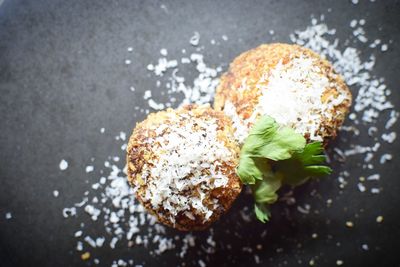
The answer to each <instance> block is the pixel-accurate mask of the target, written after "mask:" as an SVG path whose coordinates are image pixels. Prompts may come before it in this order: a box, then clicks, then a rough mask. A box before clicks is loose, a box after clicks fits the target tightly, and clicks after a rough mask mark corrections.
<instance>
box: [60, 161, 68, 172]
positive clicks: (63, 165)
mask: <svg viewBox="0 0 400 267" xmlns="http://www.w3.org/2000/svg"><path fill="white" fill-rule="evenodd" d="M59 167H60V170H62V171H64V170H66V169H67V168H68V162H67V161H66V160H65V159H62V160H61V161H60V165H59Z"/></svg>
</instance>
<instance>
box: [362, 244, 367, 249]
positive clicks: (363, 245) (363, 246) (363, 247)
mask: <svg viewBox="0 0 400 267" xmlns="http://www.w3.org/2000/svg"><path fill="white" fill-rule="evenodd" d="M361 248H362V249H363V250H368V249H369V247H368V245H367V244H362V246H361Z"/></svg>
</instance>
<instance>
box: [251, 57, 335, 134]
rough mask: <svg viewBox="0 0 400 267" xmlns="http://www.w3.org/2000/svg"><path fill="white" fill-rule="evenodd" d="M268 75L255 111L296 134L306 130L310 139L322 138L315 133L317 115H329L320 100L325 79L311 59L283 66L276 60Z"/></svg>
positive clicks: (326, 79)
mask: <svg viewBox="0 0 400 267" xmlns="http://www.w3.org/2000/svg"><path fill="white" fill-rule="evenodd" d="M268 76H269V77H268V84H267V85H266V86H263V87H261V89H262V95H261V97H260V99H259V104H258V106H257V107H256V111H255V112H259V113H261V114H263V115H265V114H266V115H269V116H271V117H273V118H274V119H275V120H276V121H277V122H278V123H279V124H281V125H285V126H288V127H291V128H293V129H294V130H295V131H296V132H298V133H300V134H303V135H304V134H306V133H310V135H311V136H310V139H311V140H318V141H322V138H321V136H319V135H317V134H316V132H317V131H318V129H319V128H320V122H321V116H325V117H330V116H331V115H330V113H329V112H327V110H328V109H329V106H328V105H326V104H324V103H322V102H321V97H322V94H323V93H324V91H325V89H326V88H327V87H328V86H329V80H328V78H327V77H326V76H325V75H323V74H322V73H321V70H320V68H319V67H317V66H316V65H315V60H313V59H311V58H306V57H300V58H294V59H292V60H291V61H289V63H288V64H286V65H284V64H282V62H279V63H278V65H277V66H276V67H275V68H274V69H272V70H271V72H270V74H269V75H268Z"/></svg>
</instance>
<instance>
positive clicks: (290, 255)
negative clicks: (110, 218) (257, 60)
mask: <svg viewBox="0 0 400 267" xmlns="http://www.w3.org/2000/svg"><path fill="white" fill-rule="evenodd" d="M2 2H3V1H0V3H2ZM360 2H361V3H359V4H358V5H353V4H352V3H351V2H350V1H172V2H161V1H146V2H144V1H143V2H139V1H46V0H38V1H20V0H13V1H11V0H5V1H4V2H3V3H2V4H1V6H0V92H1V96H0V116H1V120H0V121H1V124H0V127H1V128H0V129H1V130H0V149H1V154H0V156H1V159H0V162H1V163H0V178H1V185H0V265H1V266H86V265H90V263H88V262H82V261H81V259H80V257H79V256H80V255H79V254H78V253H77V252H76V251H75V249H74V247H75V244H76V241H75V239H74V238H73V233H74V232H75V231H76V229H77V227H78V224H79V222H80V221H88V218H85V217H84V218H81V219H80V220H67V219H64V218H63V217H62V216H61V210H62V209H63V208H64V207H66V206H70V205H71V204H72V203H74V202H76V201H78V200H79V199H80V198H81V197H82V195H83V193H84V192H85V191H86V190H88V189H89V188H90V184H91V182H93V181H94V179H95V178H94V176H93V180H91V179H90V176H88V175H85V173H84V167H85V166H86V164H89V163H90V158H91V157H95V158H96V159H99V160H98V161H95V164H98V165H101V164H102V160H104V159H106V158H107V156H108V155H110V154H115V155H120V156H121V157H123V156H124V155H123V152H122V151H121V150H120V149H119V147H118V146H116V145H115V142H113V136H115V135H117V134H118V133H119V131H121V130H123V131H125V132H127V133H129V132H130V130H131V129H132V127H133V126H134V124H135V122H137V121H140V120H142V119H143V118H144V117H145V115H144V114H143V113H138V112H137V111H135V109H134V108H135V106H139V107H143V108H144V107H146V108H147V104H146V103H144V102H143V98H142V95H143V92H144V91H145V90H147V89H153V88H154V84H155V81H156V78H155V77H154V76H150V75H149V73H148V71H147V70H146V68H145V67H146V65H147V64H148V63H150V62H155V61H156V60H157V58H158V57H159V54H158V53H159V50H160V48H163V47H165V48H167V49H168V51H169V53H170V55H172V56H173V57H178V56H180V49H181V48H183V47H185V46H186V47H188V46H189V45H188V39H189V38H190V36H192V35H193V32H194V31H198V32H200V34H201V38H202V40H204V41H207V42H209V41H210V40H211V39H213V38H215V39H217V38H220V37H221V36H222V35H224V34H226V35H227V36H228V37H229V38H230V39H229V41H228V42H225V43H222V44H221V45H220V46H218V47H213V48H210V49H207V50H205V51H204V52H203V53H204V55H205V57H206V58H207V59H208V63H209V64H210V65H214V66H216V65H219V64H220V63H221V62H223V63H229V62H230V61H231V60H232V59H233V58H234V57H235V56H236V55H238V54H239V53H241V52H242V51H245V50H247V49H250V48H252V47H255V46H257V45H259V44H260V43H264V42H271V41H273V39H272V37H271V36H270V35H269V34H268V31H269V30H270V29H273V30H274V31H275V35H274V38H275V39H274V41H282V42H289V39H288V36H289V34H290V33H291V32H293V30H295V29H298V28H305V27H306V26H307V25H309V24H310V16H311V15H313V14H314V15H316V16H319V15H320V14H325V15H326V22H327V23H328V24H329V25H330V27H332V28H336V29H337V34H336V36H337V37H338V38H339V39H341V40H345V39H346V38H347V37H348V36H349V35H351V32H350V29H349V26H348V23H349V21H350V20H351V19H352V18H357V19H361V18H365V19H366V20H367V24H366V25H365V26H364V28H365V29H366V31H367V34H368V36H371V38H380V39H382V40H392V41H393V42H392V43H391V44H390V48H389V50H388V51H387V52H386V53H379V54H378V55H377V64H376V67H375V69H374V72H373V74H374V75H376V76H378V77H384V78H385V79H386V84H387V85H388V86H389V87H390V88H392V95H391V96H390V100H391V101H392V103H394V104H395V105H398V104H399V100H400V99H399V97H400V94H399V91H398V90H397V89H398V85H399V75H398V72H399V71H398V70H399V67H400V66H399V58H400V16H399V12H400V2H399V1H377V2H374V3H372V2H369V1H360ZM161 5H165V7H166V8H167V9H165V8H161V7H160V6H161ZM328 10H329V11H328ZM129 46H133V47H134V49H135V53H134V58H133V63H132V64H131V65H130V66H129V67H127V66H126V65H125V64H124V60H125V59H126V55H127V54H126V48H127V47H129ZM357 48H358V49H359V50H361V52H364V51H365V49H366V48H365V47H364V46H360V47H357ZM219 54H221V55H222V56H221V58H219V57H218V55H219ZM361 56H363V54H361ZM364 59H365V58H364ZM188 75H189V76H188V77H190V74H188ZM132 84H134V85H135V87H136V92H135V93H134V94H133V93H132V92H130V91H129V87H130V85H132ZM352 89H353V90H355V88H352ZM154 94H155V95H156V96H157V97H158V98H159V99H160V100H166V99H165V98H166V96H164V97H163V96H161V95H160V92H159V91H157V90H155V91H154ZM383 123H385V121H381V122H379V123H378V124H383ZM101 127H105V128H106V133H105V135H100V134H99V129H100V128H101ZM398 129H399V124H397V125H396V126H395V130H396V131H398ZM341 138H347V137H346V134H343V135H342V137H340V138H339V139H338V140H337V141H336V145H339V146H340V145H341V140H342V139H341ZM359 138H368V137H367V136H366V135H365V134H364V135H363V134H361V135H360V137H359ZM384 149H386V150H387V152H388V153H392V154H393V155H394V156H395V158H394V160H393V161H392V162H391V163H389V164H386V165H384V166H380V167H379V172H380V173H381V176H382V178H381V181H380V183H379V186H380V187H382V188H383V192H382V193H381V194H379V195H377V196H371V195H370V194H364V195H362V194H360V192H358V190H357V187H356V183H357V179H358V176H356V175H354V177H349V178H348V180H349V184H350V186H348V187H347V188H346V189H344V190H339V189H338V182H337V180H336V178H335V177H336V176H335V174H334V175H332V176H331V179H325V180H324V181H321V182H319V183H318V182H312V183H310V184H307V185H305V186H303V187H301V188H299V189H298V190H296V196H297V198H298V200H299V201H300V203H310V204H311V205H312V206H313V207H315V208H316V209H318V210H319V211H320V212H319V214H314V213H313V214H310V215H308V216H303V215H302V214H300V213H299V212H297V211H296V209H295V208H293V207H291V208H289V210H288V212H289V216H282V215H281V213H282V212H283V211H285V207H284V205H277V206H276V207H274V214H275V215H274V217H273V220H272V222H271V223H270V224H268V225H261V224H258V223H256V222H254V223H250V224H248V225H246V224H242V227H241V228H238V227H237V224H236V222H235V221H236V220H239V219H240V218H239V215H238V211H239V210H240V208H241V207H242V206H243V205H245V203H248V202H249V201H251V200H250V199H249V198H248V197H246V196H242V197H241V198H240V200H238V201H237V202H236V203H235V206H234V207H233V209H232V211H231V212H230V213H229V214H228V215H227V216H225V217H224V218H223V219H222V220H221V221H220V222H218V223H217V224H216V225H215V226H214V232H215V237H214V239H215V240H216V242H217V248H216V253H215V254H213V255H210V256H209V259H208V260H207V262H208V264H209V265H210V266H221V265H224V266H244V265H246V266H251V265H255V261H254V257H253V255H252V254H251V253H248V252H244V251H243V247H245V246H250V247H252V248H254V247H255V246H256V245H257V244H258V243H260V242H261V244H262V246H263V248H262V249H261V250H260V251H257V255H259V257H260V260H261V264H262V265H264V266H267V265H268V266H308V265H309V261H310V260H311V259H313V258H314V259H315V263H316V265H317V266H335V265H336V261H337V260H339V259H340V260H343V262H344V265H345V266H399V264H400V263H399V256H398V254H397V253H398V251H399V249H398V238H399V237H400V235H399V234H400V227H399V222H398V221H399V219H400V217H399V212H398V206H397V205H398V203H399V200H400V197H399V192H400V182H399V179H398V175H399V171H400V167H399V160H398V157H397V154H398V153H397V152H398V151H399V142H395V143H394V144H392V145H387V144H386V145H384ZM63 158H65V159H67V160H68V162H69V164H70V167H69V168H68V170H67V171H65V172H60V170H59V168H58V164H59V162H60V160H61V159H63ZM360 161H362V158H361V157H360V158H354V159H352V160H351V161H350V162H347V163H346V166H347V168H349V169H350V170H351V173H354V174H357V173H359V175H360V174H361V173H362V171H361V169H360V164H361V163H360ZM334 167H335V168H336V169H337V170H340V169H341V168H342V167H341V164H340V163H334ZM87 177H89V178H87ZM88 179H89V184H88V182H87V181H86V180H88ZM55 189H57V190H59V191H60V196H59V197H58V198H54V197H53V195H52V192H53V190H55ZM314 189H317V192H318V193H317V194H311V193H312V192H313V191H314ZM328 198H332V199H333V205H332V207H331V208H329V209H328V208H326V205H325V201H326V199H328ZM7 212H11V213H12V219H11V220H6V219H5V214H6V213H7ZM378 215H383V216H384V222H383V223H382V224H377V223H376V222H375V218H376V216H378ZM288 217H289V219H288ZM347 220H352V221H353V222H354V223H355V227H353V228H352V229H348V228H346V227H345V225H344V224H345V222H346V221H347ZM265 229H266V230H267V232H268V234H267V236H266V237H265V238H264V239H260V233H261V232H262V231H263V230H265ZM228 230H230V233H231V234H227V231H228ZM98 231H101V230H100V229H97V228H94V229H90V232H91V233H93V234H96V233H97V232H98ZM233 232H237V233H239V235H240V237H237V236H235V235H234V234H233ZM313 233H318V237H317V238H315V239H313V238H312V234H313ZM175 234H177V233H176V232H174V231H171V236H174V235H175ZM198 235H199V236H200V237H202V234H198ZM204 237H206V235H204ZM364 243H368V245H369V250H368V251H363V250H362V249H361V245H362V244H364ZM226 244H231V245H232V248H231V249H227V248H226V247H227V246H226ZM197 250H198V251H200V250H201V248H200V247H196V248H195V249H193V250H192V251H191V252H190V253H189V254H188V256H187V257H186V258H185V262H187V265H189V266H191V265H194V264H196V261H197V259H198V258H197V257H196V254H197V252H196V251H197ZM94 256H96V257H98V258H101V265H104V266H109V265H110V264H111V261H112V260H113V259H116V258H118V257H121V258H124V259H128V258H129V257H132V258H134V259H135V263H142V262H146V263H147V266H155V265H156V264H157V265H159V266H177V265H179V264H181V260H180V259H179V258H177V257H176V256H175V252H167V253H166V254H163V255H162V256H157V257H154V256H150V255H148V253H146V251H145V250H144V249H128V248H125V247H119V248H117V249H115V250H110V249H109V248H108V246H106V247H104V248H102V249H100V250H97V251H96V252H95V253H94Z"/></svg>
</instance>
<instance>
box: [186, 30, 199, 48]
mask: <svg viewBox="0 0 400 267" xmlns="http://www.w3.org/2000/svg"><path fill="white" fill-rule="evenodd" d="M189 42H190V44H191V45H193V46H198V45H199V42H200V33H198V32H194V35H193V36H192V37H191V38H190V40H189Z"/></svg>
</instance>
